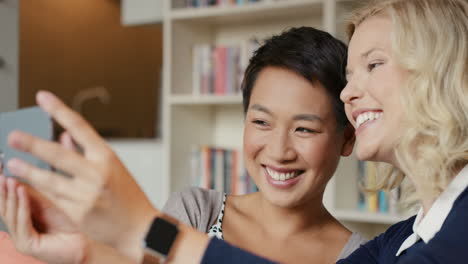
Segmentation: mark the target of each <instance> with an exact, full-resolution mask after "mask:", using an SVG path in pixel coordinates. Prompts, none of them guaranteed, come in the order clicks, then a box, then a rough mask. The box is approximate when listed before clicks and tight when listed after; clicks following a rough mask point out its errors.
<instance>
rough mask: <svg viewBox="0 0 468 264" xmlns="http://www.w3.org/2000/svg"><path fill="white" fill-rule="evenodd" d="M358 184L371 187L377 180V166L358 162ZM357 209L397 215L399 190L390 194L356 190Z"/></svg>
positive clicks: (372, 163)
mask: <svg viewBox="0 0 468 264" xmlns="http://www.w3.org/2000/svg"><path fill="white" fill-rule="evenodd" d="M358 168H359V183H360V184H361V185H362V186H363V187H365V186H373V185H374V184H375V183H376V182H375V181H376V179H377V164H376V163H374V162H369V161H365V162H364V161H359V166H358ZM358 192H359V193H358V209H359V210H360V211H366V212H371V213H387V214H397V213H398V201H399V199H400V188H396V189H394V190H392V191H390V192H386V191H383V190H379V191H377V192H366V191H365V190H363V188H359V190H358Z"/></svg>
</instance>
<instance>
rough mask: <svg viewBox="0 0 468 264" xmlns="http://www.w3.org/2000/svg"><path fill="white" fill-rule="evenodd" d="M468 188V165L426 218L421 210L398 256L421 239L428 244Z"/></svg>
mask: <svg viewBox="0 0 468 264" xmlns="http://www.w3.org/2000/svg"><path fill="white" fill-rule="evenodd" d="M467 186H468V165H465V167H464V168H463V169H462V170H461V171H460V172H459V173H458V174H457V176H455V178H453V180H452V181H451V182H450V184H449V185H448V186H447V188H446V189H445V190H444V191H443V192H442V194H441V195H439V197H437V199H436V200H435V202H434V203H433V204H432V206H431V208H430V209H429V211H428V212H427V214H426V216H424V212H423V209H422V208H421V209H419V212H418V214H417V216H416V219H415V220H414V224H413V234H411V235H410V236H409V237H408V238H407V239H406V240H405V241H404V242H403V243H402V244H401V246H400V249H398V252H397V253H396V256H399V255H400V254H401V253H402V252H403V251H405V250H407V249H408V248H410V247H411V246H413V245H414V244H416V243H417V242H418V241H419V240H421V239H422V240H423V241H424V243H426V244H427V243H428V242H429V241H430V240H431V239H432V238H433V237H434V236H435V234H437V232H439V230H440V228H441V227H442V224H443V223H444V222H445V219H446V218H447V216H448V214H449V213H450V210H452V207H453V203H454V202H455V200H456V199H457V198H458V196H460V194H461V193H462V192H463V191H464V190H465V189H466V187H467Z"/></svg>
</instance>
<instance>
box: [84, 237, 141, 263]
mask: <svg viewBox="0 0 468 264" xmlns="http://www.w3.org/2000/svg"><path fill="white" fill-rule="evenodd" d="M100 263H113V264H135V263H137V262H135V261H132V260H130V259H129V258H127V257H126V256H124V255H122V254H120V253H119V252H118V251H117V250H115V249H114V248H112V247H109V246H107V245H104V244H102V243H99V242H96V241H94V240H92V239H89V240H88V247H87V253H86V256H85V259H84V261H83V264H100Z"/></svg>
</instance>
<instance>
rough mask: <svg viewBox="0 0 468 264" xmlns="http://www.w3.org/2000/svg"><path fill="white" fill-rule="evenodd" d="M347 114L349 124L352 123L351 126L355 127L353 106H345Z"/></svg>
mask: <svg viewBox="0 0 468 264" xmlns="http://www.w3.org/2000/svg"><path fill="white" fill-rule="evenodd" d="M345 113H346V117H347V118H348V120H349V122H351V124H352V125H353V126H354V125H355V124H354V120H353V113H352V110H351V106H350V105H348V104H345Z"/></svg>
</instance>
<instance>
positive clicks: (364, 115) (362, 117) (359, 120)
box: [356, 112, 383, 129]
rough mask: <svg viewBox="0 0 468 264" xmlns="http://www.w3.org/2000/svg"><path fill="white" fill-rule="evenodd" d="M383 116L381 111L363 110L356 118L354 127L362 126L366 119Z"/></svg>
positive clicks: (375, 118) (370, 119)
mask: <svg viewBox="0 0 468 264" xmlns="http://www.w3.org/2000/svg"><path fill="white" fill-rule="evenodd" d="M382 116H383V113H382V112H365V113H362V114H360V115H359V116H358V117H357V118H356V129H357V128H359V127H360V126H362V125H363V124H364V123H366V122H367V121H373V120H377V119H379V118H381V117H382Z"/></svg>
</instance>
